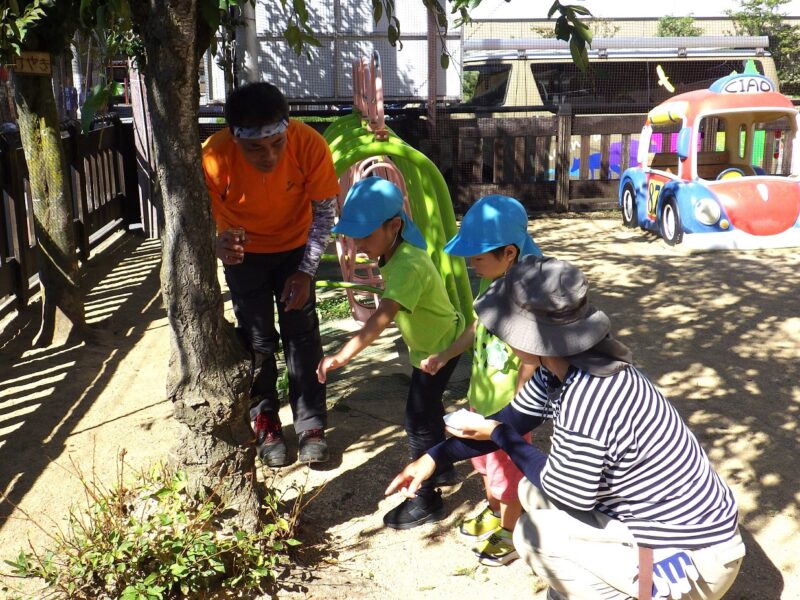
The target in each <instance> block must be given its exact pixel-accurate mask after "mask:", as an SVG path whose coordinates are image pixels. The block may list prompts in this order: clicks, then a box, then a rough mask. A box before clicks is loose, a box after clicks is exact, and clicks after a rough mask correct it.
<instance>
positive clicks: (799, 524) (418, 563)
mask: <svg viewBox="0 0 800 600" xmlns="http://www.w3.org/2000/svg"><path fill="white" fill-rule="evenodd" d="M531 230H532V232H533V233H534V236H535V238H536V240H537V242H538V243H539V244H540V246H541V247H542V249H543V250H544V251H545V253H547V254H550V255H553V256H557V257H559V258H564V259H567V260H570V261H573V262H574V263H575V264H577V265H578V266H579V267H580V268H582V269H583V270H584V271H585V272H586V273H587V275H588V277H589V279H590V282H591V283H592V288H591V292H590V296H591V298H592V300H593V302H594V303H595V304H597V305H598V306H600V307H601V308H602V309H603V310H605V311H606V312H607V313H608V314H609V315H610V317H611V320H612V324H613V328H614V329H615V330H616V332H617V335H618V337H619V338H620V339H621V340H622V341H624V342H625V343H627V344H628V345H630V346H631V347H632V349H633V350H634V354H635V356H636V362H637V364H638V366H640V367H641V368H642V369H643V370H644V371H645V372H646V373H648V374H649V375H650V377H651V378H652V379H653V381H655V382H656V383H657V384H658V385H659V386H660V387H661V389H662V390H663V391H664V392H665V394H666V395H667V397H668V398H670V400H671V401H672V402H673V403H674V404H675V406H676V407H677V408H678V410H679V412H680V413H681V414H682V415H683V416H684V417H685V419H686V420H687V422H688V423H689V424H690V427H691V429H692V430H693V431H694V432H695V434H696V435H697V436H698V438H699V439H700V442H701V444H702V445H703V446H704V447H705V449H706V450H707V451H708V453H709V455H710V457H711V460H712V462H713V463H714V465H715V466H716V468H717V469H718V471H719V472H720V474H721V475H722V476H723V477H724V478H725V479H726V481H727V482H728V483H729V484H730V485H731V486H732V488H733V490H734V493H735V495H736V497H737V499H738V502H739V507H740V521H741V525H742V533H743V536H744V538H745V541H746V544H747V558H746V560H745V563H744V565H743V568H742V571H741V573H740V575H739V577H738V579H737V581H736V583H735V585H734V587H733V588H732V589H731V591H730V592H729V593H728V595H727V596H726V598H727V599H729V600H732V599H741V600H751V599H756V598H758V599H767V600H777V599H781V598H783V599H797V598H800V567H799V566H798V560H797V557H798V556H800V514H798V504H799V503H800V466H798V464H799V463H798V461H797V460H796V458H797V453H798V449H799V448H800V444H798V441H799V440H798V437H799V436H798V412H800V377H799V375H800V366H799V365H800V361H799V360H798V358H800V351H799V350H798V349H799V348H800V301H798V289H800V253H798V252H797V250H796V249H787V250H769V251H751V252H739V253H723V252H718V253H697V254H689V253H687V252H684V251H682V250H680V249H674V248H670V247H668V246H666V245H665V244H664V243H663V242H661V241H660V240H658V239H657V238H655V237H653V236H651V235H649V234H646V233H644V232H641V231H637V230H626V229H624V228H623V227H622V226H621V224H619V221H618V219H617V218H605V217H601V218H598V217H590V216H589V217H587V216H581V217H574V218H569V217H543V218H540V219H536V220H534V221H532V222H531ZM159 256H160V247H159V244H158V243H157V242H156V241H152V240H143V239H141V238H136V237H133V236H126V237H125V238H123V239H121V240H118V241H116V242H115V243H113V244H111V245H110V246H109V247H108V248H107V249H106V250H104V251H103V252H102V253H100V254H98V255H97V256H96V257H95V258H93V259H92V260H91V261H90V263H89V268H88V271H87V276H86V283H87V289H90V290H91V291H90V293H89V296H88V297H87V309H88V314H89V316H90V318H91V320H93V321H95V322H103V325H104V327H105V329H106V331H108V332H110V336H111V339H112V343H111V344H110V345H109V346H107V347H99V348H86V347H83V346H64V347H60V348H53V349H47V350H30V349H29V343H30V339H31V337H32V335H33V333H34V332H33V330H34V329H35V323H34V322H32V321H30V320H26V319H24V318H22V319H17V320H15V321H14V322H12V323H10V324H6V326H5V329H4V330H3V331H2V333H1V334H0V352H1V354H0V492H2V494H3V496H4V497H5V499H6V501H5V502H3V503H0V559H8V558H11V557H13V556H15V555H16V554H17V553H18V552H19V550H20V549H22V548H25V547H26V546H27V544H28V540H30V542H31V543H32V544H33V545H34V546H36V547H41V546H42V545H43V544H46V542H47V534H48V532H52V531H53V530H54V528H55V527H57V526H59V525H61V524H63V522H64V518H65V517H66V514H67V510H68V508H69V506H71V505H74V504H80V503H81V501H82V493H81V486H80V483H79V481H78V478H77V476H76V474H75V472H76V470H78V469H79V470H81V471H82V472H83V473H84V475H85V476H88V477H93V478H95V479H96V480H97V481H104V482H111V481H112V480H113V479H114V477H115V473H116V464H117V456H118V455H119V453H120V452H121V451H124V452H125V460H126V462H127V463H128V464H129V465H130V468H131V469H135V468H139V467H143V466H145V465H147V464H149V463H151V462H153V461H155V460H158V459H163V458H164V457H165V456H166V455H167V453H168V451H169V448H170V447H171V445H172V444H173V443H174V440H175V435H176V431H177V428H176V426H175V424H174V422H173V420H172V418H171V407H170V405H169V403H168V401H167V400H166V399H165V389H164V381H165V373H166V369H167V357H168V350H169V327H168V325H167V322H166V319H165V317H164V310H163V307H162V305H161V299H160V295H159V290H158V266H159ZM354 327H355V326H354V324H353V323H351V322H350V321H336V322H330V323H327V324H325V326H324V330H323V341H324V343H325V344H326V346H336V345H338V344H339V343H341V341H342V340H344V339H346V337H347V335H348V334H349V332H351V331H353V330H354ZM464 363H466V361H464ZM408 372H409V369H408V366H407V357H406V353H405V350H404V349H403V347H402V342H401V341H400V340H399V338H398V336H397V334H396V333H391V334H387V335H384V336H383V337H382V338H381V339H380V340H379V343H378V344H376V345H375V346H373V347H371V348H370V349H369V350H368V351H367V352H365V353H364V354H363V355H362V356H361V357H359V358H358V359H357V360H355V361H354V362H353V363H352V364H351V365H349V366H348V368H347V369H345V370H342V371H341V372H337V373H335V374H333V376H332V378H331V381H330V383H329V404H330V408H331V411H330V423H329V425H330V427H329V433H328V436H329V443H330V446H331V453H332V459H331V461H330V463H329V464H326V465H324V466H322V467H321V468H315V469H312V470H309V469H307V468H305V467H301V466H298V465H293V466H290V467H287V468H285V469H282V470H279V471H276V472H275V473H270V472H266V473H262V476H265V477H273V476H274V477H275V481H276V484H277V485H279V486H282V487H283V488H285V489H286V490H287V493H286V497H287V499H289V500H291V498H292V497H293V494H294V493H295V492H294V491H293V486H296V485H305V487H306V494H307V496H306V497H310V496H313V495H314V494H316V496H315V497H314V499H313V501H311V502H310V503H309V504H308V505H307V506H306V508H305V510H304V512H303V517H302V523H301V530H300V532H299V534H298V537H299V538H301V539H302V540H303V541H304V543H305V547H306V549H305V550H304V552H303V554H302V555H301V561H302V564H303V568H302V569H298V570H297V571H294V572H292V573H289V574H287V576H286V578H285V580H284V581H283V583H284V584H285V587H286V589H285V591H282V592H281V593H280V597H284V598H320V599H322V598H325V599H337V598H342V599H344V598H354V597H357V598H381V599H387V598H391V599H393V598H397V599H410V598H414V599H416V598H482V599H484V600H491V599H494V598H532V599H535V600H541V599H543V598H544V592H543V590H542V587H543V586H542V584H541V581H539V580H538V578H537V577H535V576H534V575H533V574H532V573H531V572H530V571H529V570H528V569H527V568H526V567H525V565H523V564H522V563H521V562H520V561H516V562H515V563H512V564H511V565H509V566H506V567H499V568H490V567H483V566H479V565H477V563H476V561H475V559H474V556H473V555H472V553H471V552H470V549H469V544H467V543H466V542H465V541H463V540H462V539H460V537H459V535H458V533H457V531H456V525H457V523H458V522H459V520H460V519H461V518H463V517H464V516H465V515H469V514H470V513H472V512H474V511H475V510H476V509H477V508H479V507H480V503H481V499H482V491H481V486H480V481H479V478H478V477H477V476H476V475H475V474H472V473H471V472H470V469H469V466H468V465H461V466H460V467H459V472H460V473H461V475H462V476H463V482H462V483H460V484H459V485H456V486H454V487H451V488H447V489H445V495H446V503H447V506H448V507H449V508H450V510H451V513H450V516H449V517H448V518H447V519H445V520H443V521H441V522H439V523H436V524H431V525H426V526H423V527H420V528H417V529H412V530H409V531H405V532H398V531H393V530H387V529H385V528H383V527H382V521H381V518H382V515H383V513H384V512H386V511H387V510H389V509H390V508H392V507H393V506H394V505H395V504H396V503H397V502H398V498H397V497H391V498H384V497H383V489H384V488H385V486H386V485H387V483H388V482H389V480H390V479H391V478H392V477H393V476H394V474H395V473H396V472H397V471H398V470H399V469H400V468H401V466H402V465H403V464H404V462H405V457H406V446H405V436H404V434H403V431H402V411H403V403H404V399H405V390H406V386H407V383H408ZM467 376H468V365H466V364H461V365H460V366H459V369H458V370H457V371H456V374H455V375H454V377H453V380H452V384H451V387H450V390H449V392H448V398H447V402H448V405H450V406H453V407H456V406H459V405H461V404H462V403H463V400H462V397H463V395H464V392H465V390H466V384H467ZM282 415H283V420H284V423H290V422H291V417H290V415H289V413H288V411H284V412H283V413H282ZM285 431H286V434H287V439H288V441H289V444H290V451H291V450H292V448H294V447H295V446H296V437H295V436H294V434H293V432H292V431H291V427H289V428H286V430H285ZM536 436H537V437H536V443H546V442H547V437H548V435H547V432H546V431H539V432H537V434H536ZM25 515H28V517H29V518H26V517H25ZM0 564H1V563H0ZM0 571H7V569H6V568H5V566H2V567H0ZM25 589H26V590H30V591H29V592H27V593H28V594H29V595H30V597H32V598H33V597H38V595H39V593H37V592H35V591H33V588H30V586H28V587H26V588H25ZM0 594H1V592H0Z"/></svg>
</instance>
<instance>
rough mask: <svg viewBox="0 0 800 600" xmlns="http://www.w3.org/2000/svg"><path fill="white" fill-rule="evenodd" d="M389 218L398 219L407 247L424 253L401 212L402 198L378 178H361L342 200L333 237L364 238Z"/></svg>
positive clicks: (423, 245) (419, 237) (418, 234)
mask: <svg viewBox="0 0 800 600" xmlns="http://www.w3.org/2000/svg"><path fill="white" fill-rule="evenodd" d="M392 217H400V218H401V219H402V221H403V230H402V233H401V234H400V235H401V236H402V237H403V239H404V240H405V241H407V242H408V243H409V244H412V245H414V246H417V247H418V248H422V249H423V250H425V249H426V248H427V244H426V243H425V238H424V237H422V233H421V232H420V230H419V229H417V226H416V225H414V223H413V222H412V221H411V219H410V218H409V217H408V215H407V214H406V212H405V211H404V210H403V194H402V192H401V191H400V189H399V188H398V187H397V186H396V185H395V184H393V183H392V182H391V181H387V180H386V179H383V178H381V177H365V178H364V179H362V180H360V181H358V182H356V184H355V185H354V186H353V187H351V188H350V191H349V192H347V197H346V198H345V199H344V206H342V213H341V214H340V215H339V222H338V223H336V225H335V226H334V227H333V229H332V230H331V231H333V233H339V234H342V235H346V236H348V237H352V238H365V237H367V236H368V235H369V234H371V233H372V232H373V231H375V230H376V229H377V228H378V227H380V226H381V224H382V223H383V222H384V221H386V220H388V219H391V218H392Z"/></svg>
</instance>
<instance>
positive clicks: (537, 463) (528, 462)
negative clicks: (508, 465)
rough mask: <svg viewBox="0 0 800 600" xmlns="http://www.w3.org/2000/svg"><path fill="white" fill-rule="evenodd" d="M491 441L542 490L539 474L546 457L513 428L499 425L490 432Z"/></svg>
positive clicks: (502, 424) (503, 424)
mask: <svg viewBox="0 0 800 600" xmlns="http://www.w3.org/2000/svg"><path fill="white" fill-rule="evenodd" d="M492 441H493V442H494V443H495V444H497V445H498V446H499V447H500V448H502V449H503V451H505V453H506V454H508V456H509V458H511V462H513V463H514V465H516V467H517V468H518V469H519V470H520V471H522V474H523V475H525V477H526V478H527V479H528V481H530V482H531V483H532V484H533V485H535V486H536V487H538V488H539V489H542V481H541V473H542V469H543V468H544V465H545V463H546V462H547V455H546V454H545V453H544V452H542V451H541V450H539V449H538V448H536V447H535V446H532V445H531V444H529V443H528V442H527V441H526V440H525V438H523V437H522V436H521V435H520V434H519V433H517V432H516V431H515V430H514V429H513V428H511V427H510V426H508V425H506V424H505V423H501V424H500V425H499V426H498V427H495V429H494V431H493V432H492Z"/></svg>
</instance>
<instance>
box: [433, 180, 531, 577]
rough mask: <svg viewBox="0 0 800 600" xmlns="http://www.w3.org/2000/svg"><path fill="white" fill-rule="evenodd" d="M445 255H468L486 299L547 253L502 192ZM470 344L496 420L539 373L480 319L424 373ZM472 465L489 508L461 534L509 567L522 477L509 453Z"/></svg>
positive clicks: (474, 386) (477, 398) (484, 400)
mask: <svg viewBox="0 0 800 600" xmlns="http://www.w3.org/2000/svg"><path fill="white" fill-rule="evenodd" d="M445 252H448V253H450V254H453V255H455V256H466V257H469V259H470V265H471V266H472V268H473V269H475V272H476V273H477V274H478V275H479V276H480V277H481V282H480V288H479V295H480V294H483V292H485V291H486V289H487V288H488V287H489V284H490V283H491V282H492V281H494V280H495V279H497V278H499V277H502V276H503V275H505V272H506V271H507V270H508V269H509V267H511V265H513V264H514V263H516V262H517V259H518V258H520V257H522V256H526V255H529V254H532V255H535V256H541V255H542V252H541V250H539V247H538V246H537V245H536V243H535V242H534V241H533V240H532V239H531V237H530V236H529V235H528V215H527V213H526V212H525V208H524V207H523V206H522V204H520V203H519V202H518V201H517V200H515V199H514V198H509V197H508V196H499V195H492V196H486V197H484V198H481V199H480V200H478V201H477V202H475V204H473V205H472V206H471V207H470V209H469V210H468V211H467V213H466V214H465V215H464V218H463V219H462V221H461V228H460V229H459V232H458V234H457V235H456V236H455V237H454V238H453V239H452V240H450V241H449V242H448V243H447V245H446V246H445ZM470 346H471V347H472V355H473V360H472V376H471V378H470V385H469V390H468V391H467V400H468V401H469V405H470V408H472V410H474V411H475V412H477V413H479V414H481V415H483V416H487V415H492V414H494V413H496V412H498V411H499V410H500V409H501V408H503V407H504V406H505V405H506V404H508V403H509V402H511V400H512V398H513V397H514V395H515V394H516V392H517V390H519V388H520V387H521V386H522V384H523V383H525V381H526V380H527V379H528V378H529V377H530V376H531V375H532V374H533V369H532V368H531V367H530V366H522V365H521V363H520V360H519V358H517V356H516V355H515V354H514V353H513V352H512V351H511V349H510V348H509V347H508V346H507V345H506V344H505V343H504V342H503V341H502V340H500V339H499V338H497V337H495V336H494V335H492V334H491V333H490V332H489V331H488V330H487V329H486V327H484V326H483V325H482V324H480V323H479V322H478V321H477V320H476V321H475V322H474V323H473V324H472V325H471V326H470V327H468V328H467V329H466V330H465V331H464V333H462V334H461V336H460V337H459V338H458V339H457V340H456V341H455V342H454V343H453V344H452V345H451V346H450V347H449V348H447V349H446V350H444V351H443V352H440V353H438V354H433V355H431V356H429V357H428V358H426V359H425V360H423V361H422V363H421V366H420V368H421V369H422V370H423V371H425V372H427V373H431V374H434V373H436V372H437V371H438V370H439V369H440V368H442V366H444V365H445V364H447V363H448V361H450V360H452V358H453V357H454V356H458V355H459V354H461V353H462V352H464V351H466V350H467V349H468V348H469V347H470ZM472 464H473V467H474V468H475V470H476V471H478V472H479V473H481V474H482V475H483V481H484V486H485V489H486V499H487V501H488V504H487V506H486V507H485V508H484V509H483V510H482V511H481V512H480V513H479V514H478V515H477V516H476V517H474V518H472V519H469V520H467V521H465V522H464V523H463V524H462V525H461V533H462V534H463V535H464V536H466V537H469V538H471V539H474V540H475V541H476V542H478V545H477V546H476V547H475V548H473V551H474V552H475V554H476V555H477V556H478V560H479V562H481V563H482V564H485V565H491V566H496V565H504V564H507V563H509V562H511V561H513V560H514V559H516V558H517V557H518V556H519V555H518V554H517V552H516V550H515V549H514V544H513V542H512V541H511V534H512V531H513V530H514V525H515V524H516V522H517V519H519V516H520V514H521V512H522V505H521V504H520V501H519V497H518V496H517V486H518V484H519V480H520V479H521V478H522V473H521V472H520V470H519V469H518V468H517V467H516V466H514V464H513V463H512V462H511V459H510V458H509V457H508V455H507V454H506V453H505V452H503V451H502V450H498V451H497V452H493V453H491V454H488V455H485V456H480V457H477V458H474V459H472Z"/></svg>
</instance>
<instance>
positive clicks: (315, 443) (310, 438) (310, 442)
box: [298, 429, 328, 463]
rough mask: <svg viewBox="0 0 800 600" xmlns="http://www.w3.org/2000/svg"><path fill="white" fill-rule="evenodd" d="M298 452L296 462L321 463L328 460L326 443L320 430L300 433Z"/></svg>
mask: <svg viewBox="0 0 800 600" xmlns="http://www.w3.org/2000/svg"><path fill="white" fill-rule="evenodd" d="M299 438H300V451H299V457H298V460H299V461H300V462H301V463H321V462H325V461H326V460H328V442H326V441H325V432H324V431H323V430H322V429H309V430H307V431H302V432H300V436H299Z"/></svg>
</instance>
